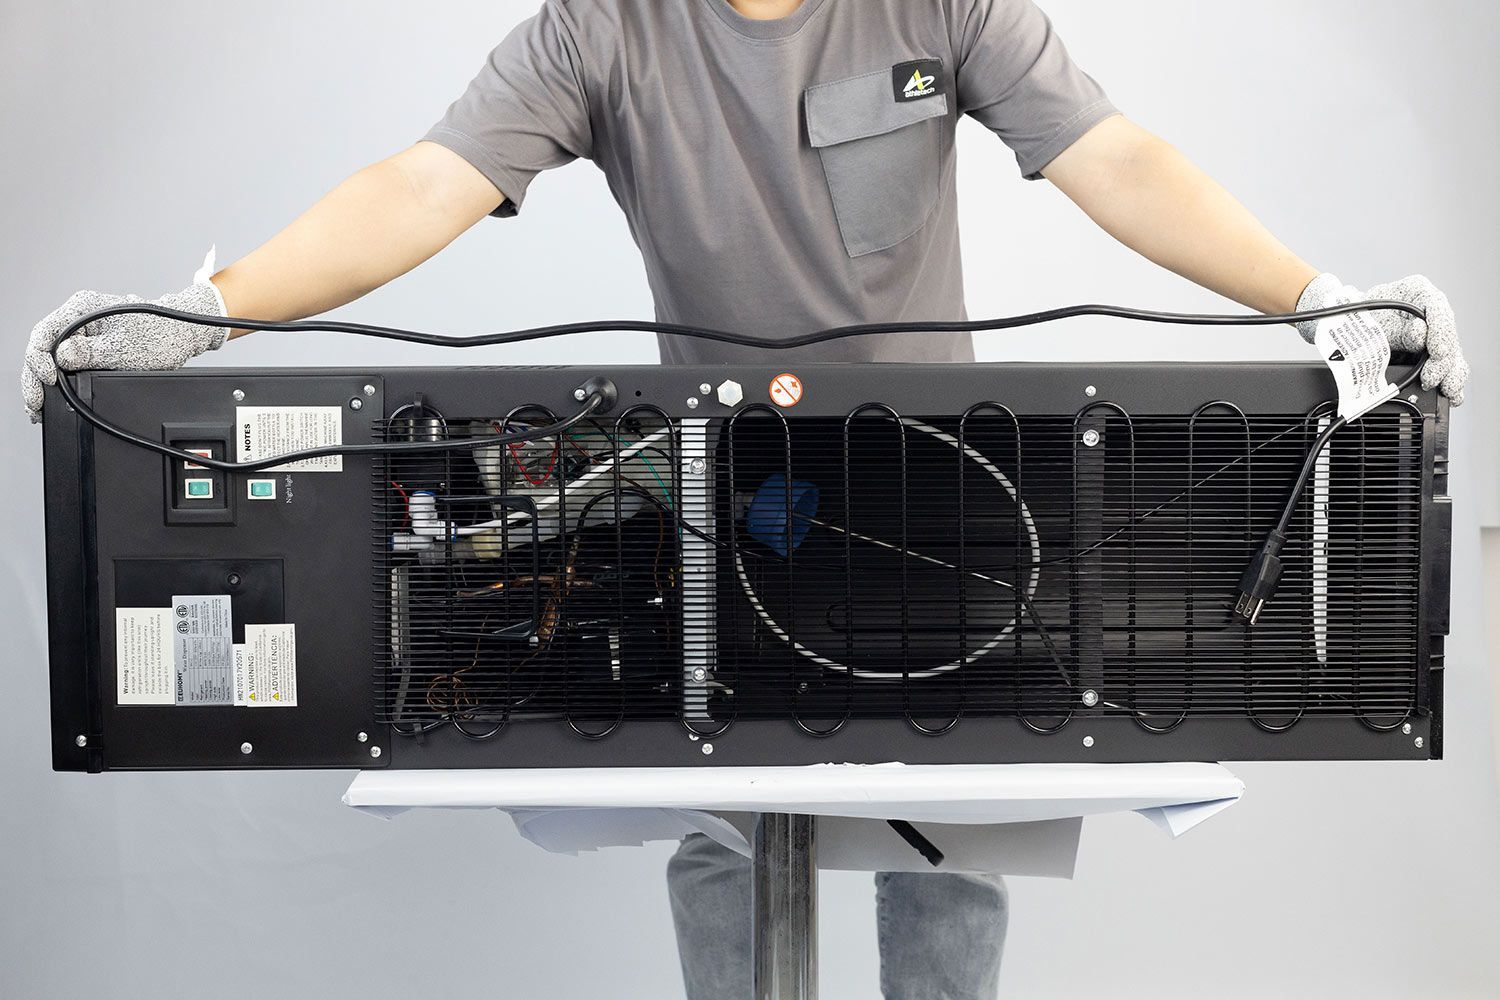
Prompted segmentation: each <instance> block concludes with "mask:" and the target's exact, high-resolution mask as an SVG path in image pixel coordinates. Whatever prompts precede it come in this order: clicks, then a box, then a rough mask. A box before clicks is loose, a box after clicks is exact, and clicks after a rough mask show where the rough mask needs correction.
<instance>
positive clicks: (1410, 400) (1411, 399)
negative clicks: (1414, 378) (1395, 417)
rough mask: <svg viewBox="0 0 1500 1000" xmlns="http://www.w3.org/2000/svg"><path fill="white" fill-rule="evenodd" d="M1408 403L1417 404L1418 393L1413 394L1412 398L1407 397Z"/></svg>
mask: <svg viewBox="0 0 1500 1000" xmlns="http://www.w3.org/2000/svg"><path fill="white" fill-rule="evenodd" d="M1406 401H1407V402H1408V403H1415V402H1416V401H1417V394H1416V393H1412V394H1411V395H1410V396H1407V397H1406Z"/></svg>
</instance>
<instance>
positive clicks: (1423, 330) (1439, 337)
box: [1297, 274, 1469, 406]
mask: <svg viewBox="0 0 1500 1000" xmlns="http://www.w3.org/2000/svg"><path fill="white" fill-rule="evenodd" d="M1374 299H1386V300H1391V301H1396V302H1409V303H1411V304H1412V305H1414V306H1416V307H1417V308H1418V309H1421V310H1422V311H1423V312H1425V313H1426V314H1427V321H1426V322H1425V323H1424V322H1423V321H1422V320H1420V319H1418V318H1417V317H1415V316H1411V315H1408V314H1407V313H1404V312H1396V311H1395V310H1392V309H1379V310H1372V311H1371V312H1370V313H1369V316H1370V319H1371V320H1373V321H1374V323H1375V325H1376V326H1378V327H1380V329H1381V330H1382V331H1384V333H1385V335H1386V337H1387V338H1389V339H1390V342H1391V349H1392V350H1396V351H1421V350H1424V349H1425V350H1426V351H1427V361H1426V362H1425V363H1424V364H1423V365H1422V388H1424V389H1431V388H1432V387H1433V386H1437V387H1438V391H1440V392H1441V393H1442V394H1443V395H1444V396H1447V397H1448V399H1449V400H1450V401H1451V402H1452V404H1453V405H1454V406H1458V405H1459V404H1461V403H1462V402H1463V401H1464V385H1465V383H1467V382H1468V381H1469V362H1468V361H1466V360H1464V352H1463V348H1462V347H1460V346H1459V343H1458V326H1457V324H1456V323H1455V322H1454V319H1453V307H1452V306H1451V305H1449V304H1448V296H1446V295H1444V294H1443V293H1442V292H1441V291H1439V290H1438V288H1437V286H1436V285H1434V284H1433V283H1432V282H1430V281H1428V280H1427V279H1426V278H1424V277H1422V276H1421V275H1413V276H1412V277H1410V278H1402V279H1401V280H1400V281H1393V282H1391V283H1390V284H1387V285H1376V286H1375V287H1373V288H1371V289H1370V290H1369V291H1366V292H1360V291H1358V290H1356V289H1353V288H1350V287H1348V286H1346V285H1345V284H1344V283H1343V282H1341V281H1339V279H1338V278H1336V277H1334V276H1333V275H1331V274H1320V275H1318V276H1317V277H1316V278H1314V279H1313V280H1312V283H1311V284H1309V285H1308V286H1307V288H1306V289H1305V290H1304V291H1303V292H1302V297H1301V298H1300V299H1299V300H1298V301H1297V311H1298V312H1306V311H1308V310H1312V309H1323V308H1326V307H1328V306H1334V305H1342V304H1344V303H1348V302H1364V301H1370V300H1374ZM1297 329H1298V330H1299V331H1300V332H1301V334H1302V336H1303V338H1304V339H1305V340H1307V342H1308V343H1312V339H1313V334H1314V332H1315V331H1316V330H1317V323H1316V322H1307V323H1298V324H1297Z"/></svg>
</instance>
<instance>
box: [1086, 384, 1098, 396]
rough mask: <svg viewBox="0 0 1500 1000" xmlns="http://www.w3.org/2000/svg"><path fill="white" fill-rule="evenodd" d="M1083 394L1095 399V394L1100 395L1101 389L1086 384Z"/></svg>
mask: <svg viewBox="0 0 1500 1000" xmlns="http://www.w3.org/2000/svg"><path fill="white" fill-rule="evenodd" d="M1083 394H1084V395H1085V396H1087V397H1089V398H1090V399H1093V398H1094V397H1095V396H1097V395H1099V390H1098V389H1095V388H1094V387H1093V386H1091V385H1086V386H1084V387H1083Z"/></svg>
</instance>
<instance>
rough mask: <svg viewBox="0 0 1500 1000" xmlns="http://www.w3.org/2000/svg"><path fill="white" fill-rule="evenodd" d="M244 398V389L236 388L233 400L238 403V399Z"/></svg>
mask: <svg viewBox="0 0 1500 1000" xmlns="http://www.w3.org/2000/svg"><path fill="white" fill-rule="evenodd" d="M244 398H245V390H244V389H236V390H234V401H235V402H236V403H238V402H239V401H240V400H242V399H244Z"/></svg>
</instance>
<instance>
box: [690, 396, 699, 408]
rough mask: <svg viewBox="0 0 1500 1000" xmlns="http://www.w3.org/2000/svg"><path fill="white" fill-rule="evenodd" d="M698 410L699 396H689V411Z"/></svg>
mask: <svg viewBox="0 0 1500 1000" xmlns="http://www.w3.org/2000/svg"><path fill="white" fill-rule="evenodd" d="M697 408H698V397H697V396H689V397H688V409H690V410H696V409H697Z"/></svg>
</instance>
